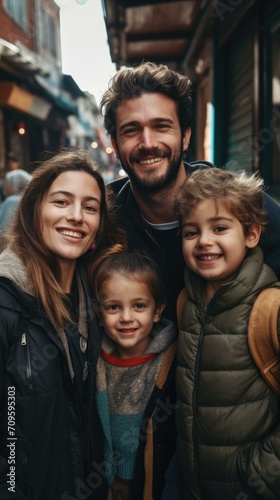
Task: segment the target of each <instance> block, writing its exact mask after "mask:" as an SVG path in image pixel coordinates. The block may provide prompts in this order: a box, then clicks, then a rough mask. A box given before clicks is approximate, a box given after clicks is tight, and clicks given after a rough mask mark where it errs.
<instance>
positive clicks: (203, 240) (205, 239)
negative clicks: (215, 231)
mask: <svg viewBox="0 0 280 500" xmlns="http://www.w3.org/2000/svg"><path fill="white" fill-rule="evenodd" d="M197 244H198V246H200V247H204V246H209V245H211V244H212V238H211V234H210V233H209V231H201V233H200V234H199V237H198V240H197Z"/></svg>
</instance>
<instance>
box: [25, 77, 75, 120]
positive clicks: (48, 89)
mask: <svg viewBox="0 0 280 500" xmlns="http://www.w3.org/2000/svg"><path fill="white" fill-rule="evenodd" d="M34 80H35V81H36V82H37V84H39V85H40V87H41V88H42V89H43V91H44V92H45V94H46V96H47V97H48V98H49V99H51V100H52V102H53V103H54V104H55V105H56V106H58V107H60V108H62V109H63V111H65V112H66V113H67V114H69V115H71V114H74V115H77V114H78V107H77V104H76V103H75V102H74V101H73V100H72V99H70V98H69V97H67V95H65V94H63V93H62V92H61V90H60V88H58V87H57V86H55V85H52V83H51V82H50V81H49V80H48V79H47V78H43V77H42V76H40V75H34Z"/></svg>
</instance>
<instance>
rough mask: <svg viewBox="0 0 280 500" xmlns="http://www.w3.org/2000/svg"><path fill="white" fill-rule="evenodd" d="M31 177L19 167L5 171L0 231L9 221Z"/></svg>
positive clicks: (0, 211)
mask: <svg viewBox="0 0 280 500" xmlns="http://www.w3.org/2000/svg"><path fill="white" fill-rule="evenodd" d="M31 179H32V176H31V174H29V173H28V172H26V171H25V170H21V169H20V168H19V169H18V170H12V171H10V172H7V173H6V175H5V179H4V183H3V195H4V200H3V201H2V203H1V204H0V231H3V230H4V229H5V228H6V226H7V224H8V223H9V222H10V221H11V219H12V216H13V215H14V213H15V211H16V208H17V206H18V204H19V201H20V199H21V196H22V193H23V191H24V190H25V188H26V186H27V184H28V183H29V181H30V180H31Z"/></svg>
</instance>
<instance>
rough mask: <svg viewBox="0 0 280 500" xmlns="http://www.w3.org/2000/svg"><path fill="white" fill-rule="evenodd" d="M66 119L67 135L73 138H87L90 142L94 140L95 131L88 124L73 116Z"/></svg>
mask: <svg viewBox="0 0 280 500" xmlns="http://www.w3.org/2000/svg"><path fill="white" fill-rule="evenodd" d="M67 119H68V123H69V127H70V130H69V135H71V136H73V137H88V138H89V139H90V140H92V141H93V140H96V137H97V136H96V133H95V130H94V129H93V128H92V127H91V126H90V125H89V123H87V122H86V121H84V120H82V119H81V118H80V117H77V116H74V115H71V116H68V118H67Z"/></svg>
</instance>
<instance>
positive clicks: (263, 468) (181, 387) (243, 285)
mask: <svg viewBox="0 0 280 500" xmlns="http://www.w3.org/2000/svg"><path fill="white" fill-rule="evenodd" d="M276 281H277V280H276V276H275V274H274V273H273V271H272V270H271V269H270V268H268V267H267V266H266V265H264V264H263V256H262V252H261V250H260V249H259V248H257V249H254V250H250V251H249V252H248V255H247V257H246V259H245V261H244V263H243V265H242V267H241V269H240V271H239V273H238V275H237V276H236V278H235V279H234V280H233V281H231V282H228V283H226V284H224V285H222V286H221V288H220V289H219V290H218V291H217V292H216V294H215V295H214V297H213V298H212V299H211V301H210V302H209V304H208V306H207V307H206V308H205V307H204V301H203V283H202V280H201V279H200V278H199V277H198V276H197V275H195V274H194V273H192V272H191V271H189V270H186V272H185V286H186V290H187V295H188V300H187V303H186V305H185V307H184V312H183V321H182V329H181V331H180V334H179V340H178V369H177V396H178V411H177V427H178V435H179V437H178V452H179V460H180V463H181V466H182V469H183V476H184V488H183V490H184V499H185V500H198V499H207V500H208V499H209V500H210V499H211V500H247V499H248V500H249V499H259V498H264V499H279V498H280V424H279V414H280V413H279V403H278V401H277V398H276V396H275V395H274V394H273V393H272V391H271V390H270V389H269V388H268V386H267V385H266V383H265V381H264V380H263V378H262V376H261V375H260V373H259V372H258V369H257V368H256V366H255V364H254V361H253V360H252V357H251V355H250V352H249V348H248V345H247V323H248V319H249V315H250V311H251V308H252V305H253V303H254V300H255V298H256V296H257V295H258V293H259V292H260V291H261V289H263V288H266V287H268V286H271V285H272V284H273V283H275V282H276Z"/></svg>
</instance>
